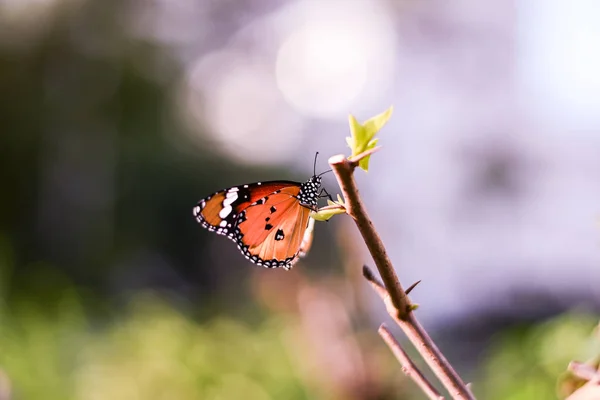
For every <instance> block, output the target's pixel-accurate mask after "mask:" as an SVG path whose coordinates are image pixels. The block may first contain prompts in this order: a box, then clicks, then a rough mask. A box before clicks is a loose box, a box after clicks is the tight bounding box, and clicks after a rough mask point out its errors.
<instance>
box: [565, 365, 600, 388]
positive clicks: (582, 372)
mask: <svg viewBox="0 0 600 400" xmlns="http://www.w3.org/2000/svg"><path fill="white" fill-rule="evenodd" d="M567 369H568V370H569V371H571V372H572V373H573V375H575V376H577V377H578V378H581V379H583V380H586V381H592V382H595V383H599V382H600V371H598V370H597V369H596V368H594V367H592V366H591V365H589V364H585V363H581V362H578V361H571V362H570V363H569V366H568V368H567Z"/></svg>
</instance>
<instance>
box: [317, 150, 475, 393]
mask: <svg viewBox="0 0 600 400" xmlns="http://www.w3.org/2000/svg"><path fill="white" fill-rule="evenodd" d="M374 151H376V150H375V149H371V150H369V151H368V152H365V153H363V154H359V155H357V156H354V157H352V160H347V159H346V158H345V157H344V156H343V155H337V156H333V157H331V158H330V159H329V164H330V165H331V168H332V169H333V173H334V174H335V176H336V178H337V181H338V183H339V185H340V188H341V191H342V194H343V196H344V204H345V207H346V212H347V214H348V215H350V216H351V217H352V219H354V222H355V223H356V226H357V227H358V230H359V231H360V233H361V235H362V237H363V240H364V241H365V244H366V245H367V248H368V249H369V252H370V253H371V257H373V260H374V261H375V265H376V266H377V269H378V270H379V274H380V275H381V278H382V280H383V283H384V285H381V288H379V289H382V290H378V293H379V294H380V295H382V297H383V298H384V300H385V301H386V304H387V309H388V312H389V313H390V315H392V317H393V318H394V320H395V321H396V323H398V325H399V326H400V327H401V328H402V330H403V331H404V333H405V334H406V336H408V338H409V340H410V341H411V342H412V343H413V345H414V346H415V347H416V349H417V351H418V352H419V353H420V354H421V356H422V357H423V358H424V359H425V361H426V362H427V364H428V365H429V367H430V368H431V369H432V371H433V372H434V373H435V375H436V376H437V377H438V379H439V380H440V382H442V384H443V385H444V387H445V388H446V389H447V390H448V391H449V393H450V395H451V396H452V398H454V399H469V400H471V399H473V400H474V399H475V398H474V397H473V395H472V394H471V392H470V390H469V389H468V388H467V387H466V385H465V384H464V382H463V381H462V380H461V378H460V376H459V375H458V374H457V373H456V371H455V370H454V368H452V366H451V365H450V363H449V362H448V360H446V358H445V357H444V355H443V354H442V353H441V351H440V350H439V349H438V348H437V346H436V345H435V343H434V342H433V341H432V340H431V338H430V337H429V335H428V334H427V332H426V331H425V329H423V327H422V326H421V324H420V323H419V322H418V321H417V319H416V318H415V316H414V313H413V312H412V310H413V305H412V304H411V302H410V299H409V298H408V296H407V295H406V292H405V291H404V289H403V287H402V285H401V284H400V281H399V279H398V276H397V275H396V272H395V269H394V266H393V265H392V262H391V260H390V258H389V257H388V255H387V252H386V250H385V247H384V245H383V241H382V240H381V238H380V237H379V234H378V233H377V231H376V230H375V227H374V226H373V222H372V221H371V219H370V218H369V216H368V214H367V211H366V209H365V207H364V205H363V203H362V201H361V198H360V195H359V193H358V188H357V186H356V182H355V180H354V169H355V168H356V166H357V164H358V161H360V159H361V158H363V157H366V156H367V155H369V154H371V153H373V152H374ZM366 270H367V271H368V268H367V269H366ZM370 275H371V278H372V279H369V280H370V281H371V283H373V282H377V281H376V279H375V277H374V276H373V274H372V273H371V274H370Z"/></svg>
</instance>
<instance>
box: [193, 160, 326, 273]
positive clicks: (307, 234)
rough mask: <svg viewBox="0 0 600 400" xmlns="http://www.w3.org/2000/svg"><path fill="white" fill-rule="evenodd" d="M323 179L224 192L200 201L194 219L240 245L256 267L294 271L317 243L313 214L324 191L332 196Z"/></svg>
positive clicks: (242, 187)
mask: <svg viewBox="0 0 600 400" xmlns="http://www.w3.org/2000/svg"><path fill="white" fill-rule="evenodd" d="M315 161H316V157H315ZM327 172H329V171H327ZM321 175H323V174H321ZM321 175H313V176H312V177H311V178H310V179H309V180H308V181H306V182H304V183H300V182H293V181H270V182H257V183H250V184H247V185H241V186H234V187H231V188H229V189H225V190H221V191H219V192H216V193H215V194H213V195H211V196H208V197H207V198H205V199H203V200H200V201H199V202H198V204H197V205H196V207H194V216H195V217H196V220H197V221H198V222H199V223H200V224H201V225H202V226H203V227H205V228H207V229H208V230H209V231H211V232H216V233H217V234H218V235H224V236H227V237H228V238H229V239H231V240H233V241H235V242H236V243H237V245H238V248H239V249H240V251H241V252H242V254H243V255H244V256H245V257H246V258H247V259H248V260H250V261H252V262H253V263H255V264H258V265H262V266H264V267H267V268H278V267H283V268H285V269H286V270H289V269H290V268H292V267H293V266H294V264H295V263H296V262H297V261H298V259H299V258H300V257H303V256H304V255H305V254H306V252H307V251H308V249H309V248H310V245H311V243H312V232H313V226H314V220H313V219H312V218H310V212H311V211H316V210H317V200H318V199H319V198H321V197H323V193H325V195H326V196H329V194H327V191H326V190H325V189H321V190H319V189H320V188H321ZM329 197H330V196H329Z"/></svg>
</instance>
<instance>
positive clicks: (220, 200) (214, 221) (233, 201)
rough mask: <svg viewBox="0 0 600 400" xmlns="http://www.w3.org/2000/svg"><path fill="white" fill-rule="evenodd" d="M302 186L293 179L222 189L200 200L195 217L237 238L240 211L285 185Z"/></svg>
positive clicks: (207, 226)
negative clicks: (237, 221)
mask: <svg viewBox="0 0 600 400" xmlns="http://www.w3.org/2000/svg"><path fill="white" fill-rule="evenodd" d="M294 186H297V187H298V188H300V183H297V182H292V181H272V182H257V183H251V184H248V185H240V186H233V187H231V188H229V189H225V190H220V191H218V192H216V193H214V194H212V195H210V196H208V197H206V198H204V199H202V200H200V201H199V202H198V204H196V207H194V217H196V221H198V223H199V224H201V225H202V226H203V227H204V228H206V229H208V230H209V231H211V232H215V233H217V234H219V235H225V236H227V237H228V238H230V239H233V240H235V237H234V234H233V232H234V228H235V223H236V220H237V218H238V217H239V215H240V212H242V211H244V210H245V209H246V208H247V207H249V206H250V205H252V204H254V203H255V202H256V201H258V200H260V199H261V198H263V197H265V196H268V195H269V194H271V193H273V192H275V191H277V190H280V189H283V188H285V187H294Z"/></svg>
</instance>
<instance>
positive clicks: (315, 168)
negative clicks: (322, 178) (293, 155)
mask: <svg viewBox="0 0 600 400" xmlns="http://www.w3.org/2000/svg"><path fill="white" fill-rule="evenodd" d="M318 155H319V152H318V151H317V152H316V153H315V162H314V164H313V176H317V156H318Z"/></svg>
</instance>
